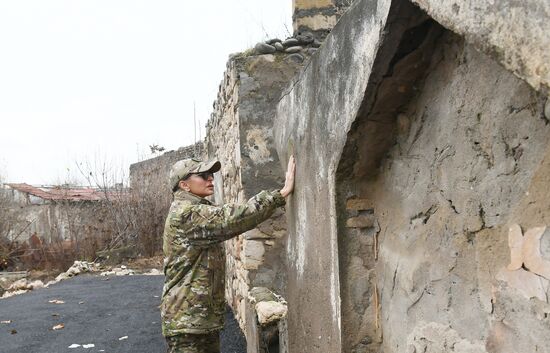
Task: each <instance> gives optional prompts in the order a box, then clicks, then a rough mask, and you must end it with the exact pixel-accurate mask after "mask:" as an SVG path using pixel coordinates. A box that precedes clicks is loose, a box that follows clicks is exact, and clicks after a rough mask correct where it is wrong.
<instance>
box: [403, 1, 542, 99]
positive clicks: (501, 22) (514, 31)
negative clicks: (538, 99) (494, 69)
mask: <svg viewBox="0 0 550 353" xmlns="http://www.w3.org/2000/svg"><path fill="white" fill-rule="evenodd" d="M413 1H414V2H415V3H417V4H418V5H419V6H420V7H421V8H423V9H424V10H425V11H426V12H427V13H428V14H429V15H430V16H431V17H433V18H434V19H435V20H436V21H438V22H439V23H441V24H442V25H443V26H445V27H447V28H449V29H450V30H452V31H453V32H455V33H458V34H460V35H463V36H464V37H465V38H466V40H467V41H468V42H471V43H473V44H475V46H476V47H478V48H480V49H481V50H483V51H485V52H488V53H490V54H491V56H492V57H493V58H495V59H496V60H497V61H498V62H499V63H501V64H502V65H504V67H506V68H507V69H508V70H510V71H512V72H513V73H514V74H516V75H518V76H519V77H521V78H522V79H524V80H526V81H527V82H528V83H529V84H530V85H531V86H532V87H533V88H535V89H536V90H538V91H542V92H544V93H546V94H550V36H549V35H548V33H550V21H548V19H549V18H550V2H548V1H546V0H526V1H517V0H498V1H476V0H460V1H445V0H413Z"/></svg>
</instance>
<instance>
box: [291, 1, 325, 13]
mask: <svg viewBox="0 0 550 353" xmlns="http://www.w3.org/2000/svg"><path fill="white" fill-rule="evenodd" d="M332 6H334V4H333V3H332V0H294V1H292V7H293V9H294V11H296V10H309V9H320V8H323V7H332Z"/></svg>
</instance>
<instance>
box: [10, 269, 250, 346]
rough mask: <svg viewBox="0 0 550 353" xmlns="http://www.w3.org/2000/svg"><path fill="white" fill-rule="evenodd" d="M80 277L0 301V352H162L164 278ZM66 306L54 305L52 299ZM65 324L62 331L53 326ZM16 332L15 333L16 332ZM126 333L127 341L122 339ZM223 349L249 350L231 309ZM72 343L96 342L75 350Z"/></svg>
mask: <svg viewBox="0 0 550 353" xmlns="http://www.w3.org/2000/svg"><path fill="white" fill-rule="evenodd" d="M106 279H107V278H106V277H98V276H85V275H84V276H78V277H75V278H72V279H69V280H66V281H63V282H60V283H57V284H55V285H52V286H50V287H49V288H44V289H38V290H35V291H32V292H30V293H26V294H22V295H18V296H15V297H11V298H7V299H1V300H0V321H6V320H10V321H11V323H9V324H5V323H0V353H65V352H69V353H95V352H105V353H130V352H131V353H163V352H165V351H166V345H165V342H164V338H163V337H162V335H161V331H160V314H159V309H158V305H159V303H160V294H161V290H162V282H163V277H162V276H140V275H136V276H123V277H109V278H108V280H106ZM54 299H57V300H62V301H64V302H65V303H64V304H52V303H49V302H48V301H50V300H54ZM58 324H64V325H65V327H64V328H63V329H61V330H53V329H52V328H53V327H54V326H55V325H58ZM13 331H16V332H17V333H12V332H13ZM125 336H127V337H128V338H126V339H121V338H122V337H125ZM221 340H222V353H244V352H246V348H245V345H246V343H245V342H244V338H243V337H242V335H241V333H240V330H239V329H238V325H237V323H236V322H235V320H234V319H233V317H232V315H231V314H230V313H229V312H228V314H227V316H226V329H225V331H224V332H222V338H221ZM72 344H79V345H81V346H82V345H84V344H94V345H95V347H93V348H87V349H85V348H83V347H78V348H73V349H69V348H68V347H69V346H70V345H72Z"/></svg>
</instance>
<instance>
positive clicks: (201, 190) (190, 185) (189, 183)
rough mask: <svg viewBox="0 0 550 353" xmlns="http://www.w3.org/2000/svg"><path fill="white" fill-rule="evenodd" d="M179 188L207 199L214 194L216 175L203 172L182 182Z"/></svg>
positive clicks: (192, 175)
mask: <svg viewBox="0 0 550 353" xmlns="http://www.w3.org/2000/svg"><path fill="white" fill-rule="evenodd" d="M179 187H180V188H181V189H183V190H185V191H187V192H190V193H192V194H195V195H197V196H199V197H207V196H211V195H213V194H214V174H212V173H211V172H203V173H197V174H191V175H190V176H189V178H187V179H185V180H180V182H179Z"/></svg>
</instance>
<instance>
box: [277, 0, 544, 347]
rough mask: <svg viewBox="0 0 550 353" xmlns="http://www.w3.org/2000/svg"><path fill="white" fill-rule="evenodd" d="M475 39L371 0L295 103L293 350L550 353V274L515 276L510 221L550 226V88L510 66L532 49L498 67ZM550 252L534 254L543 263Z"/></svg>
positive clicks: (345, 25)
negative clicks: (548, 276)
mask: <svg viewBox="0 0 550 353" xmlns="http://www.w3.org/2000/svg"><path fill="white" fill-rule="evenodd" d="M425 3H426V4H435V3H437V2H436V1H433V2H431V1H426V2H425ZM464 3H469V2H464ZM460 4H461V3H460V2H458V5H460ZM516 5H517V6H520V7H521V4H516ZM541 6H542V5H541ZM434 16H435V15H434ZM476 16H477V15H476ZM518 16H519V15H518ZM521 16H523V17H522V18H521V21H524V20H527V19H526V18H525V16H526V15H525V12H523V14H522V15H521ZM521 16H520V17H521ZM542 16H543V17H542V18H543V19H544V20H546V21H547V20H548V15H544V14H543V15H542ZM535 18H538V17H535ZM435 19H436V20H437V19H438V18H435ZM450 21H456V22H457V23H454V22H453V25H454V26H459V27H460V26H462V24H461V23H459V22H461V18H460V17H457V18H455V19H454V20H453V19H452V18H451V19H450ZM441 22H442V24H443V25H444V26H447V27H448V28H450V29H454V28H455V27H453V26H451V25H450V24H448V23H444V22H443V21H441ZM462 22H464V21H462ZM506 23H507V26H511V28H513V21H512V20H511V19H510V18H508V19H507V20H506ZM522 23H524V22H518V25H520V26H521V25H522ZM541 26H543V27H542V28H544V26H546V23H545V24H544V25H541ZM484 28H485V27H479V29H478V30H479V33H477V34H478V35H481V34H483V35H486V33H485V32H484ZM457 32H458V34H464V33H461V32H460V31H458V30H457ZM514 34H515V35H517V36H518V39H517V40H518V41H520V40H524V41H525V43H531V42H530V41H531V38H527V37H529V36H530V34H529V32H528V31H527V32H526V31H522V30H518V31H516V32H514ZM472 38H473V37H471V36H470V35H468V34H467V33H466V35H465V38H462V37H460V36H459V35H456V34H453V33H451V32H450V31H448V30H446V29H445V28H443V27H442V26H441V25H440V24H438V23H436V22H435V21H433V19H430V18H429V16H427V15H426V14H425V13H422V12H421V11H420V10H419V9H418V8H415V7H414V6H411V4H410V3H408V2H406V1H393V2H390V1H366V0H365V1H361V0H359V1H356V2H355V3H354V4H353V5H352V7H351V8H350V10H349V11H348V12H347V13H346V14H345V15H344V16H343V17H342V19H341V20H340V22H339V23H338V24H337V25H336V27H335V28H334V30H333V31H332V33H331V34H330V35H329V36H328V37H327V40H326V41H325V43H324V45H323V47H322V48H321V49H320V50H319V52H318V53H317V55H316V56H315V57H314V58H313V59H312V61H311V62H310V63H309V65H308V66H307V67H306V68H305V69H304V70H303V71H302V72H301V73H300V74H299V75H298V76H297V77H296V79H295V80H294V82H293V83H292V84H291V86H290V87H289V89H288V91H287V92H286V93H285V94H284V96H283V98H282V99H281V102H280V103H279V106H278V114H277V118H276V119H275V124H274V125H275V142H276V144H277V151H278V153H279V156H280V158H281V162H282V165H284V164H285V160H287V158H288V156H289V155H290V154H291V153H294V154H295V156H296V159H297V177H296V190H295V193H294V195H293V196H292V197H291V201H290V202H289V205H288V207H287V216H288V222H289V239H288V243H287V263H288V268H287V272H288V275H287V278H288V282H287V292H286V299H287V301H288V303H289V312H288V322H286V325H287V326H288V331H289V332H291V333H292V334H290V335H289V336H288V341H287V342H285V346H287V350H288V351H290V352H294V351H296V352H301V351H304V352H305V351H322V352H340V351H342V352H378V351H379V350H383V351H384V352H434V353H435V352H463V353H466V352H490V353H492V352H534V351H541V352H547V351H548V344H547V343H548V339H547V337H549V335H550V326H549V324H548V320H547V317H548V315H547V314H548V312H549V305H548V300H547V299H546V298H548V294H549V293H548V283H547V279H546V278H544V276H541V275H539V274H537V272H539V273H541V270H540V268H538V265H537V266H535V267H537V269H535V268H532V269H527V270H523V269H522V270H520V269H518V270H516V271H519V272H517V273H513V274H511V273H507V272H503V271H510V270H507V269H506V266H508V265H509V264H510V257H509V256H510V253H511V249H510V248H509V246H508V230H509V226H510V225H512V224H515V223H517V224H519V225H520V227H521V229H522V231H523V232H529V230H530V229H531V228H534V227H540V226H544V225H547V224H548V218H549V217H550V214H549V212H548V206H549V205H548V202H549V201H548V199H549V198H548V195H547V190H546V188H547V187H546V188H545V187H544V186H543V185H544V183H545V182H546V183H547V182H548V180H549V175H550V174H548V173H550V171H549V169H548V168H547V166H548V162H547V160H548V159H549V158H550V157H549V156H548V152H547V150H548V148H549V145H548V142H547V141H548V138H549V137H550V128H549V124H548V116H547V115H546V114H545V106H547V105H548V103H547V97H546V96H545V92H546V91H545V90H546V88H545V87H546V86H545V84H543V83H542V77H543V76H540V77H539V78H538V79H532V77H534V76H529V75H530V74H529V75H527V74H525V73H530V72H536V70H535V69H533V70H534V71H529V70H527V71H526V70H525V68H523V69H522V70H516V68H514V67H512V66H510V65H508V64H506V63H505V62H504V61H503V60H502V58H510V57H516V54H517V53H516V50H519V51H521V52H523V50H525V47H524V46H523V47H521V46H520V45H519V44H517V45H516V44H513V43H514V42H508V43H507V44H506V45H502V52H501V55H500V56H499V55H497V56H495V55H494V54H495V50H494V46H493V47H491V48H489V47H486V46H479V45H478V44H477V43H476V41H475V40H473V39H472ZM484 38H487V37H484ZM544 40H547V38H545V39H544ZM544 40H543V41H542V42H541V41H538V42H537V43H536V45H541V43H543V44H544V43H545V42H544ZM469 41H472V43H473V44H476V47H477V48H480V49H482V50H484V51H485V53H484V54H482V53H480V52H478V51H477V50H476V49H475V48H476V47H474V46H473V45H472V44H469V43H470V42H469ZM547 48H548V46H546V48H542V47H541V48H539V49H540V50H538V51H537V50H533V51H532V52H531V53H530V54H531V56H530V57H529V60H530V61H529V62H530V63H535V62H537V63H541V64H542V65H543V68H544V64H545V63H548V60H546V57H547V52H546V50H547ZM501 65H503V66H504V67H505V68H507V69H508V70H511V71H514V73H515V74H517V75H518V76H519V77H521V78H522V79H524V80H525V81H526V82H528V83H529V85H531V86H529V85H528V84H527V83H525V82H524V81H522V80H520V79H519V78H517V77H515V76H514V75H513V74H512V73H511V72H510V71H507V70H506V69H505V68H503V67H502V66H501ZM533 65H534V64H533ZM533 65H531V66H528V67H532V68H533V67H535V66H536V65H535V66H533ZM518 67H519V66H518ZM537 67H538V66H537ZM543 71H544V70H543ZM520 72H521V73H520ZM541 72H542V71H541ZM528 76H529V77H528ZM537 80H538V83H537ZM533 88H535V89H536V90H538V91H539V92H537V91H536V90H535V89H533ZM350 199H351V200H352V201H351V202H350ZM525 234H527V233H525ZM549 243H550V239H547V238H546V236H545V235H544V234H542V235H541V238H540V247H539V249H536V247H535V248H533V249H532V252H531V254H533V253H536V250H539V251H540V252H541V256H542V259H543V261H539V262H538V264H539V265H541V264H542V266H543V267H544V265H545V264H546V262H545V261H548V260H550V249H549V245H547V244H549ZM313 249H315V251H313ZM521 271H525V273H523V272H521ZM544 271H545V269H544V268H543V269H542V273H545V272H544ZM499 273H500V275H498V274H499ZM522 287H525V288H529V290H528V291H527V292H526V291H525V290H523V291H522ZM541 299H544V300H541Z"/></svg>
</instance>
